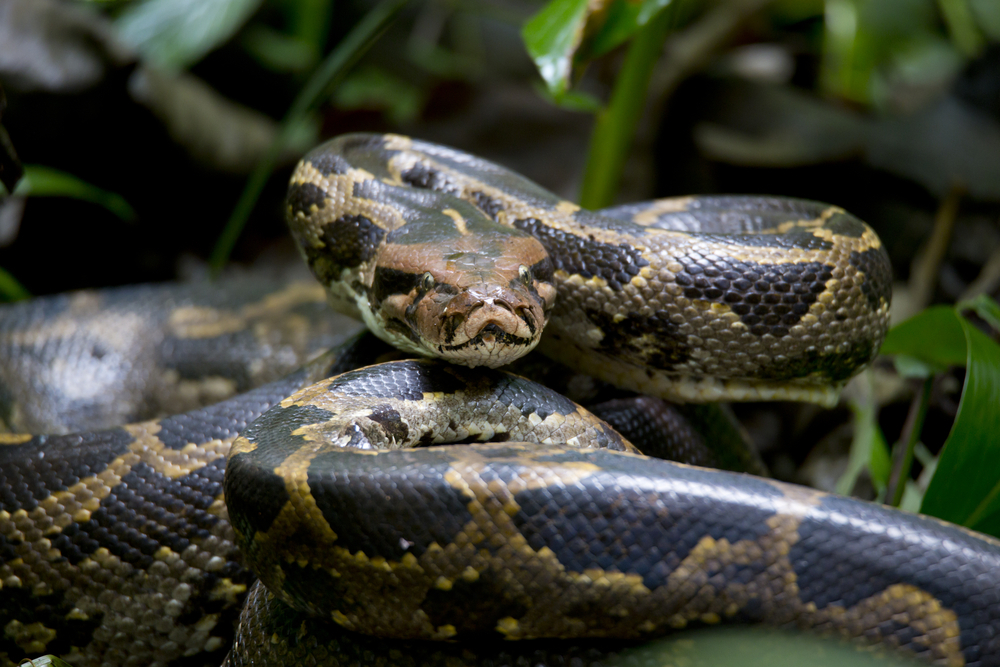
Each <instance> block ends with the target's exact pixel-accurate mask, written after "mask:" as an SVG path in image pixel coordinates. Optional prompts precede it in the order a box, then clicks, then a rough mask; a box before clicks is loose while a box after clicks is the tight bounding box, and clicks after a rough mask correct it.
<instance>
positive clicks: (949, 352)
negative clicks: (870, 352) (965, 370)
mask: <svg viewBox="0 0 1000 667" xmlns="http://www.w3.org/2000/svg"><path fill="white" fill-rule="evenodd" d="M882 354H905V355H907V356H908V357H914V358H916V359H919V360H920V361H923V362H925V363H928V364H931V365H933V366H937V367H939V368H947V367H948V366H964V365H965V361H966V349H965V334H964V333H963V332H962V325H961V324H960V323H959V317H958V316H957V315H956V314H955V310H954V309H953V308H950V307H948V306H933V307H931V308H928V309H927V310H924V311H922V312H920V313H918V314H916V315H914V316H913V317H911V318H910V319H908V320H906V321H905V322H901V323H900V324H897V325H896V326H894V327H893V328H892V329H891V330H890V331H889V334H888V335H887V336H886V337H885V342H884V343H882Z"/></svg>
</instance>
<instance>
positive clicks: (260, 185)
mask: <svg viewBox="0 0 1000 667" xmlns="http://www.w3.org/2000/svg"><path fill="white" fill-rule="evenodd" d="M405 4H406V0H382V2H380V3H379V4H377V5H376V6H375V7H374V8H373V9H372V10H371V11H370V12H368V13H367V14H365V16H364V18H362V19H361V21H359V22H358V23H357V24H356V25H355V26H354V27H353V28H352V29H351V31H350V32H349V33H347V35H346V36H345V37H344V39H343V40H341V42H340V44H338V45H337V48H335V49H334V50H333V51H331V52H330V54H329V55H328V56H327V57H326V58H325V59H324V60H323V62H322V63H320V64H319V66H318V67H317V68H316V71H315V72H313V74H312V76H310V77H309V80H308V81H306V84H305V86H303V87H302V90H300V91H299V94H298V95H297V96H296V97H295V99H294V100H293V101H292V105H291V107H290V108H289V109H288V113H286V114H285V117H284V119H282V121H281V128H280V130H279V132H278V136H277V137H275V139H274V142H273V143H272V144H271V147H270V148H269V149H268V151H267V153H266V154H265V155H264V157H263V158H261V160H260V162H258V163H257V166H256V167H254V170H253V173H251V174H250V178H249V179H247V184H246V187H245V188H243V192H242V193H241V194H240V199H239V201H238V202H236V206H235V207H234V208H233V213H232V215H230V216H229V220H227V221H226V226H225V227H224V228H223V229H222V233H221V234H219V239H218V240H217V241H216V242H215V248H213V249H212V256H211V257H210V258H209V266H211V267H212V273H213V274H214V275H218V273H219V271H221V270H222V267H223V265H225V263H226V260H227V259H228V258H229V253H230V252H232V250H233V246H235V245H236V240H237V239H238V238H239V237H240V234H241V233H242V231H243V227H244V225H246V222H247V220H248V219H249V218H250V212H251V211H252V210H253V207H254V204H256V203H257V198H258V197H259V196H260V193H261V191H262V190H263V189H264V185H265V184H266V183H267V179H268V177H269V176H270V175H271V171H272V170H273V169H274V165H275V162H276V161H277V159H278V154H279V153H280V152H281V149H282V148H284V147H285V146H286V145H288V142H289V141H290V139H291V138H292V136H293V135H294V133H295V132H297V131H299V128H300V127H301V126H302V124H303V122H304V120H305V117H306V114H308V113H309V111H310V110H311V109H314V108H315V107H316V106H317V105H318V104H319V102H320V100H323V99H326V98H327V97H328V96H329V95H330V94H331V93H332V91H333V88H334V87H335V86H336V85H337V84H338V83H339V82H340V81H341V80H342V79H343V77H344V75H345V74H346V73H347V72H348V71H349V70H350V69H351V67H353V66H354V64H355V63H356V62H357V61H358V60H359V59H360V58H361V56H362V55H363V54H364V53H365V52H366V51H368V49H370V48H371V47H372V45H373V44H374V43H375V42H376V41H377V40H378V38H379V37H380V36H381V35H382V33H383V32H385V30H386V28H388V27H389V24H390V23H392V21H393V19H394V18H395V17H396V15H397V14H399V12H400V10H402V9H403V5H405Z"/></svg>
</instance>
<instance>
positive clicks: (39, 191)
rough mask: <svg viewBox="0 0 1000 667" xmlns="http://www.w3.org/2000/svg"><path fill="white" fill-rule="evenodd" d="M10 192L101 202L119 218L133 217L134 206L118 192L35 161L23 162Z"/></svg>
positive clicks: (127, 218)
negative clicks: (19, 173)
mask: <svg viewBox="0 0 1000 667" xmlns="http://www.w3.org/2000/svg"><path fill="white" fill-rule="evenodd" d="M14 194H16V195H28V196H31V197H71V198H73V199H82V200H83V201H89V202H92V203H94V204H98V205H100V206H103V207H104V208H106V209H108V210H109V211H111V212H112V213H114V214H115V215H117V216H118V217H119V218H121V219H122V220H134V219H135V210H134V209H133V208H132V207H131V206H130V205H129V203H128V202H127V201H125V199H124V198H123V197H122V196H121V195H118V194H115V193H114V192H108V191H107V190H102V189H101V188H99V187H97V186H96V185H91V184H90V183H87V182H86V181H82V180H80V179H79V178H77V177H76V176H73V175H72V174H67V173H66V172H64V171H59V170H58V169H51V168H49V167H42V166H40V165H36V164H31V165H28V164H26V165H24V176H22V177H21V180H20V181H18V183H17V186H16V187H15V188H14Z"/></svg>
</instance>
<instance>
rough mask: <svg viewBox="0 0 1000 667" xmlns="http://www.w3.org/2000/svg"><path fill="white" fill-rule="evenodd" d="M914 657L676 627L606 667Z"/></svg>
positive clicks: (746, 632)
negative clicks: (679, 629) (673, 631)
mask: <svg viewBox="0 0 1000 667" xmlns="http://www.w3.org/2000/svg"><path fill="white" fill-rule="evenodd" d="M918 664H922V663H920V662H917V661H916V660H915V659H914V658H907V657H906V656H902V655H898V654H893V655H885V654H879V653H872V652H867V651H861V650H859V649H858V648H857V647H856V646H852V645H851V644H850V643H848V642H844V641H837V639H835V638H833V637H817V636H816V635H811V634H807V633H802V632H793V631H789V630H773V629H769V628H761V627H746V626H744V627H739V626H731V627H717V628H702V629H699V630H693V631H687V632H681V633H678V634H675V635H671V636H669V637H665V638H664V639H658V640H655V641H651V642H647V643H645V644H642V645H640V646H636V647H634V648H630V649H626V650H625V651H623V652H622V653H621V654H620V655H618V656H617V657H615V658H612V659H610V660H608V661H607V665H608V667H653V666H654V665H657V666H661V665H677V666H683V667H719V666H720V665H739V666H740V667H802V666H803V665H808V667H845V666H846V665H850V666H851V667H878V666H879V665H881V666H882V667H889V666H890V665H891V666H893V667H905V666H907V665H909V666H911V667H915V666H916V665H918Z"/></svg>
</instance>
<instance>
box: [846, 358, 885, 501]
mask: <svg viewBox="0 0 1000 667" xmlns="http://www.w3.org/2000/svg"><path fill="white" fill-rule="evenodd" d="M858 383H859V385H858V386H859V387H862V390H861V391H860V392H859V393H860V394H862V395H861V396H859V397H858V398H857V399H855V400H852V401H850V408H851V412H853V413H854V439H853V440H852V441H851V452H850V455H849V456H848V460H847V469H846V470H845V471H844V474H843V475H841V476H840V479H838V480H837V489H836V490H837V493H839V494H841V495H844V496H846V495H850V493H851V491H852V490H853V489H854V485H855V484H856V483H857V481H858V476H859V475H860V474H861V471H862V470H864V469H866V468H867V469H868V471H869V474H870V475H871V479H872V482H873V483H874V484H875V488H876V489H877V490H878V491H879V493H880V494H881V493H882V492H884V491H885V488H886V485H888V483H889V473H890V470H891V468H892V462H891V459H890V456H889V447H888V446H887V445H886V442H885V436H884V435H882V429H880V428H879V426H878V421H877V420H876V406H875V399H874V391H873V388H872V375H871V373H870V372H868V371H866V372H865V373H863V374H862V375H861V377H860V378H859V379H858Z"/></svg>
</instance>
